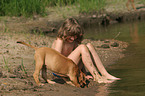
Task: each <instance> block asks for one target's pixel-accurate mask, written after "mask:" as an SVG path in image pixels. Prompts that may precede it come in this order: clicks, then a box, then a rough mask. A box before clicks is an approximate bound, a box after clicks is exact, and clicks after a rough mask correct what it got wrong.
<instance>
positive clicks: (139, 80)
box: [85, 21, 145, 96]
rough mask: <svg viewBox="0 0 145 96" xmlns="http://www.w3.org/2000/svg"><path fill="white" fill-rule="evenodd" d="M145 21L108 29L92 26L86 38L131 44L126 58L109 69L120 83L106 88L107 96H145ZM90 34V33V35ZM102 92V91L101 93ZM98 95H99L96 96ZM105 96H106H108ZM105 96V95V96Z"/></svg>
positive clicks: (118, 25) (110, 26)
mask: <svg viewBox="0 0 145 96" xmlns="http://www.w3.org/2000/svg"><path fill="white" fill-rule="evenodd" d="M144 22H145V21H137V22H130V23H121V24H113V25H109V26H107V27H99V28H98V27H97V25H96V26H95V25H94V26H91V27H89V28H88V29H85V30H86V35H85V38H92V39H96V40H97V39H116V40H121V41H125V42H128V43H129V47H128V48H127V50H126V52H125V57H124V58H122V59H120V60H118V61H116V62H115V64H113V65H111V69H108V70H109V71H110V72H111V73H113V75H114V76H117V77H120V78H121V80H120V81H116V82H114V83H112V84H111V85H110V86H109V87H107V86H106V88H105V90H106V91H104V94H105V92H106V95H107V96H137V95H138V96H144V94H145V23H144ZM88 32H89V33H88ZM100 92H101V91H100ZM96 95H97V94H96ZM106 95H105V96H106ZM103 96H104V95H103Z"/></svg>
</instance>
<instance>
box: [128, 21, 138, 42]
mask: <svg viewBox="0 0 145 96" xmlns="http://www.w3.org/2000/svg"><path fill="white" fill-rule="evenodd" d="M130 36H131V38H132V43H138V42H139V36H138V24H137V22H135V23H133V24H130Z"/></svg>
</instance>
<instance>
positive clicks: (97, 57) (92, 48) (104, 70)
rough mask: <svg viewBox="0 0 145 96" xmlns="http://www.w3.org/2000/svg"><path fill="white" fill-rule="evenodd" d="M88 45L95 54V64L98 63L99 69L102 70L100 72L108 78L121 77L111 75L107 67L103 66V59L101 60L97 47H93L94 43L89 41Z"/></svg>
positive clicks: (93, 54)
mask: <svg viewBox="0 0 145 96" xmlns="http://www.w3.org/2000/svg"><path fill="white" fill-rule="evenodd" d="M87 47H88V48H89V51H90V52H91V54H92V56H93V58H94V61H95V64H96V66H97V68H98V70H99V71H100V73H101V74H102V76H105V78H107V79H119V78H116V77H114V76H112V75H110V74H109V73H108V72H107V71H106V69H105V67H104V66H103V64H102V62H101V60H100V58H99V56H98V54H97V52H96V50H95V48H94V47H93V45H92V44H90V43H88V44H87Z"/></svg>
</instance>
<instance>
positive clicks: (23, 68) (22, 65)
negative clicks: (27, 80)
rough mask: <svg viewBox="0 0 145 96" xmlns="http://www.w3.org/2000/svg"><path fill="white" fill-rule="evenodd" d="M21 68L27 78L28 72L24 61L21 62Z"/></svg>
mask: <svg viewBox="0 0 145 96" xmlns="http://www.w3.org/2000/svg"><path fill="white" fill-rule="evenodd" d="M21 67H22V71H23V72H24V73H25V75H26V76H27V71H26V69H25V67H24V64H23V59H22V62H21Z"/></svg>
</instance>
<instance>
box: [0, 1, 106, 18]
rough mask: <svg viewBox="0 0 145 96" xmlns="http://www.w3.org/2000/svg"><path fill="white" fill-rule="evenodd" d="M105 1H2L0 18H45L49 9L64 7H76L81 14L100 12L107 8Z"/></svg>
mask: <svg viewBox="0 0 145 96" xmlns="http://www.w3.org/2000/svg"><path fill="white" fill-rule="evenodd" d="M105 1H106V0H0V5H1V6H0V16H25V17H27V16H28V17H30V16H33V15H42V16H44V15H46V13H47V12H46V9H47V8H49V7H58V8H60V7H64V6H75V8H77V10H78V11H79V12H90V11H96V10H97V11H98V10H101V9H102V8H103V7H104V6H105ZM48 11H49V10H48ZM48 14H49V13H48Z"/></svg>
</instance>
